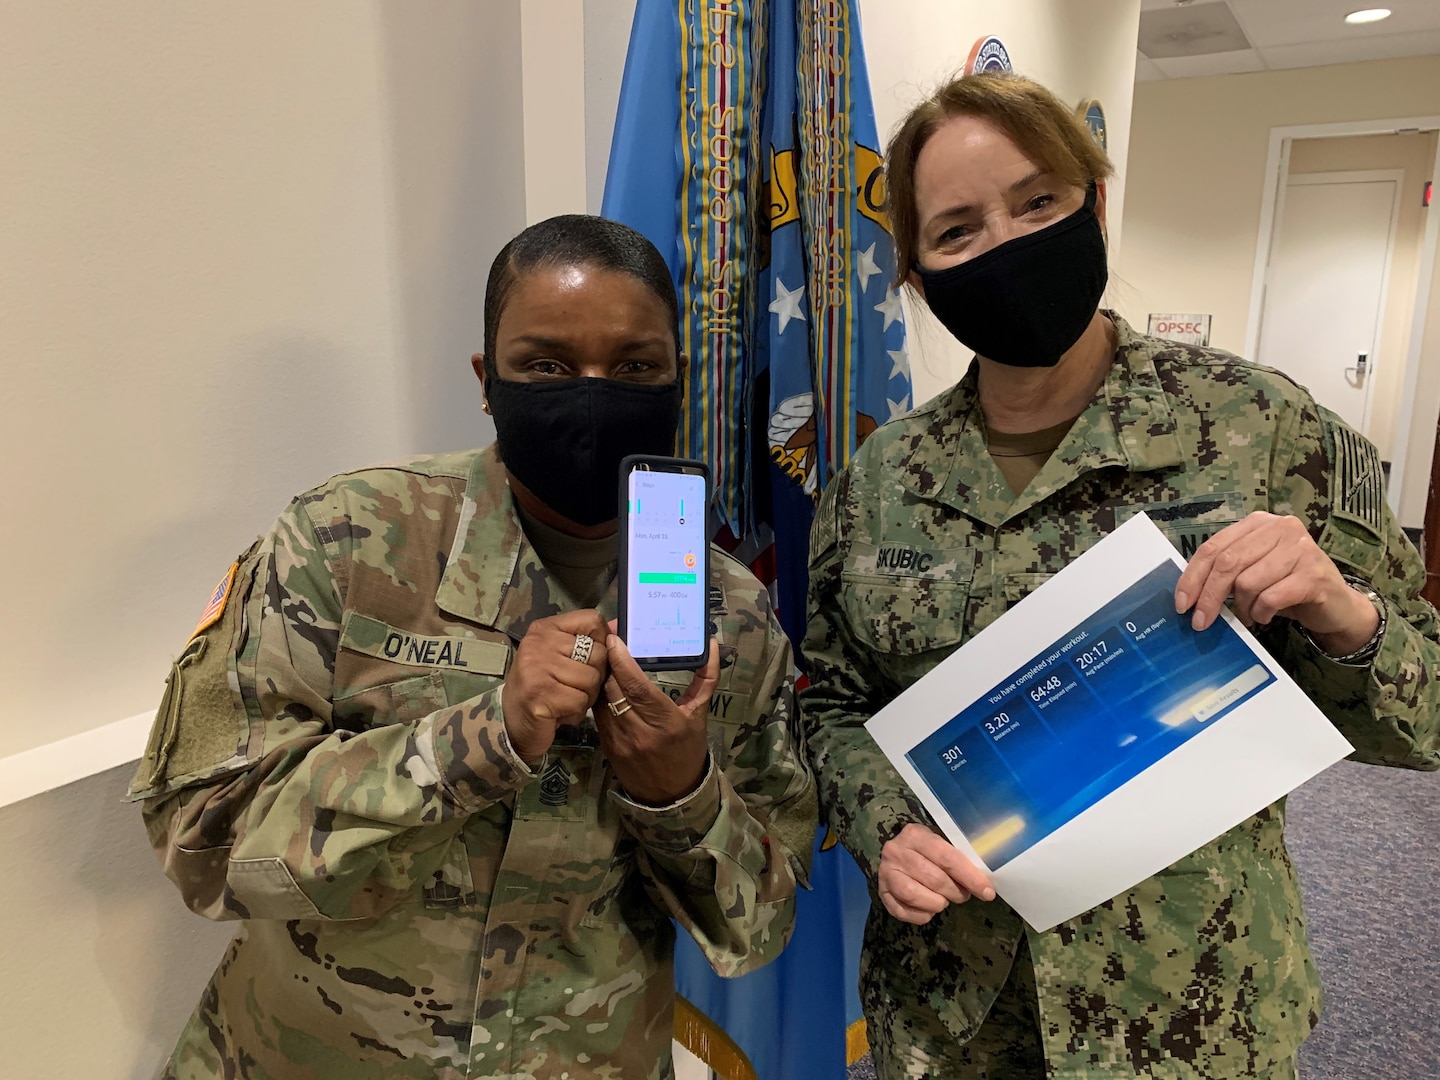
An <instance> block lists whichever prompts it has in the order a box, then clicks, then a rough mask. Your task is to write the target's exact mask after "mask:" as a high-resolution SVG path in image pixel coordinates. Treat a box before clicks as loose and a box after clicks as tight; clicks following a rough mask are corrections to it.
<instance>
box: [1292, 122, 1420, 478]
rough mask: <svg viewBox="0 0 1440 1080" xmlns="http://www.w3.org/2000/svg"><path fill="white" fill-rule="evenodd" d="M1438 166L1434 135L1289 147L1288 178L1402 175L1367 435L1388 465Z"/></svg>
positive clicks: (1375, 137) (1368, 137)
mask: <svg viewBox="0 0 1440 1080" xmlns="http://www.w3.org/2000/svg"><path fill="white" fill-rule="evenodd" d="M1434 165H1435V132H1433V131H1432V132H1427V133H1424V134H1420V133H1416V134H1409V135H1395V134H1391V135H1357V136H1354V137H1351V138H1336V139H1296V140H1295V141H1294V143H1293V144H1292V146H1291V149H1290V175H1292V176H1295V175H1300V174H1303V173H1324V172H1355V171H1366V170H1373V169H1394V170H1398V171H1400V172H1403V173H1404V174H1405V175H1404V179H1403V180H1402V181H1401V184H1400V193H1399V198H1400V215H1399V220H1398V221H1397V222H1396V228H1395V243H1394V248H1393V250H1392V252H1391V255H1390V285H1389V290H1388V294H1387V295H1386V298H1385V310H1384V312H1383V313H1382V315H1381V333H1380V340H1379V342H1378V343H1377V348H1376V352H1375V357H1374V361H1375V365H1376V366H1375V368H1374V369H1373V370H1374V375H1373V378H1374V380H1375V386H1374V389H1373V390H1372V391H1371V402H1370V414H1371V415H1370V430H1369V431H1368V432H1367V433H1366V434H1368V435H1369V436H1370V438H1371V440H1372V441H1374V443H1375V445H1376V446H1377V447H1378V448H1379V450H1380V456H1381V458H1382V459H1384V460H1386V461H1389V460H1391V457H1392V455H1393V453H1394V447H1393V441H1394V436H1395V422H1396V414H1397V413H1398V411H1399V407H1400V395H1401V392H1402V391H1403V389H1404V373H1405V358H1406V356H1407V355H1408V353H1409V348H1410V320H1411V314H1412V313H1413V311H1414V308H1415V286H1416V282H1417V280H1418V277H1419V273H1420V246H1421V244H1420V242H1421V240H1422V239H1423V237H1424V228H1425V217H1424V213H1425V212H1424V210H1423V208H1422V207H1421V201H1422V198H1423V190H1424V186H1425V181H1426V180H1428V179H1430V173H1431V171H1432V170H1433V168H1434Z"/></svg>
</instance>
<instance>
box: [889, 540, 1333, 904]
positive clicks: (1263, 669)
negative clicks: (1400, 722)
mask: <svg viewBox="0 0 1440 1080" xmlns="http://www.w3.org/2000/svg"><path fill="white" fill-rule="evenodd" d="M1183 566H1184V564H1183V562H1182V561H1181V560H1180V558H1179V556H1178V555H1177V554H1176V552H1175V549H1174V547H1173V546H1172V545H1171V544H1170V542H1169V541H1168V540H1166V539H1165V537H1164V535H1163V534H1162V533H1161V532H1160V531H1159V530H1158V529H1157V528H1156V527H1155V525H1154V524H1153V523H1152V522H1151V521H1150V520H1149V519H1148V518H1146V517H1144V516H1143V515H1140V516H1137V517H1136V518H1133V519H1131V520H1130V521H1129V522H1127V523H1126V524H1125V525H1123V526H1121V527H1120V528H1119V529H1117V530H1116V531H1115V532H1114V533H1112V534H1111V535H1110V536H1109V537H1107V538H1106V539H1105V540H1104V541H1102V542H1101V543H1100V544H1098V545H1096V546H1095V547H1094V548H1092V549H1091V550H1090V551H1088V552H1086V553H1085V554H1084V555H1082V556H1081V557H1080V558H1079V559H1077V560H1076V561H1075V562H1074V563H1072V564H1071V565H1070V566H1069V567H1067V568H1066V569H1065V570H1064V571H1062V572H1061V573H1059V574H1057V575H1056V576H1055V577H1054V578H1053V579H1051V580H1050V581H1049V582H1047V583H1046V584H1045V585H1044V586H1043V587H1042V588H1041V589H1039V590H1037V591H1036V592H1035V593H1033V594H1032V595H1031V596H1029V597H1027V598H1026V599H1025V600H1023V601H1021V603H1019V604H1017V605H1016V606H1015V607H1014V608H1013V609H1012V610H1011V611H1009V612H1007V613H1006V614H1005V615H1003V616H1002V617H1001V618H1000V619H998V620H996V622H995V623H994V624H993V625H992V626H990V627H988V628H987V629H986V630H985V631H984V632H983V633H981V634H979V635H977V636H976V637H975V638H974V639H973V640H972V641H970V642H969V643H967V644H966V645H965V646H964V648H962V649H960V650H959V651H957V652H956V653H955V654H954V655H952V656H951V657H949V658H948V659H947V660H945V661H944V662H943V663H941V664H940V665H939V666H938V667H937V668H936V669H935V670H934V671H932V672H931V673H930V674H929V675H927V676H926V677H925V678H924V679H922V680H921V681H920V682H919V683H916V684H915V685H914V686H912V687H911V688H910V689H909V690H907V691H906V692H905V693H904V694H902V695H901V696H900V697H899V698H897V699H896V700H895V701H894V702H892V703H891V704H890V705H889V706H887V707H886V708H885V709H883V710H882V711H881V712H879V713H877V714H876V716H875V717H874V718H873V719H872V720H871V721H870V723H869V725H868V726H869V729H870V731H871V733H872V735H874V736H875V738H876V741H877V742H879V743H880V746H881V748H882V749H884V750H885V752H886V754H887V755H888V756H889V757H890V758H891V760H892V761H893V762H894V763H895V764H896V767H897V768H899V769H900V771H901V773H902V774H903V775H904V776H905V778H906V779H907V780H908V781H909V782H910V784H911V786H912V787H913V788H914V789H915V790H916V792H917V794H919V795H920V797H921V798H922V800H923V801H924V802H925V804H926V807H927V808H928V809H929V810H930V811H931V813H932V814H933V815H934V816H935V819H936V822H937V823H938V824H939V825H940V826H941V828H942V829H943V830H944V831H945V832H946V834H947V835H948V836H949V837H950V839H951V840H952V841H953V842H954V843H956V844H957V846H959V847H961V848H962V849H967V850H968V851H969V852H970V853H971V854H973V855H974V856H976V857H978V858H979V859H980V860H981V861H983V862H984V864H985V865H986V866H987V868H988V869H989V870H990V871H991V872H992V876H993V877H994V880H995V885H996V889H997V891H998V892H999V893H1000V895H1001V896H1003V897H1004V898H1005V899H1006V900H1007V901H1008V902H1009V903H1010V904H1011V906H1013V907H1014V908H1015V909H1016V910H1017V911H1019V912H1020V914H1021V915H1022V916H1024V917H1025V918H1026V920H1027V921H1028V922H1030V924H1031V925H1032V926H1034V927H1035V928H1036V929H1037V930H1045V929H1049V927H1050V926H1053V925H1054V924H1055V923H1057V922H1060V921H1063V920H1064V919H1067V918H1071V917H1073V916H1074V915H1078V914H1080V913H1081V912H1082V911H1086V910H1088V909H1089V908H1091V907H1094V906H1095V904H1098V903H1100V902H1101V901H1103V900H1106V899H1109V898H1110V897H1111V896H1114V895H1116V894H1117V893H1120V892H1123V891H1124V890H1126V889H1128V888H1129V887H1130V886H1132V885H1134V884H1136V883H1137V882H1138V881H1141V880H1143V879H1144V878H1146V877H1149V876H1150V875H1152V874H1154V873H1155V872H1157V871H1159V870H1161V869H1163V868H1164V867H1165V866H1168V865H1169V864H1170V863H1172V862H1175V861H1176V860H1177V859H1179V858H1181V857H1183V856H1184V855H1186V854H1188V853H1189V852H1191V851H1193V850H1195V849H1196V848H1198V847H1200V846H1201V845H1203V844H1205V843H1207V842H1209V841H1210V840H1211V839H1213V838H1214V837H1216V836H1218V835H1220V834H1221V833H1222V832H1224V831H1226V830H1227V829H1229V828H1232V827H1233V826H1235V825H1237V824H1239V823H1240V822H1241V821H1243V820H1244V819H1245V818H1247V817H1249V816H1250V815H1251V814H1254V813H1256V812H1257V811H1259V810H1260V809H1262V808H1263V807H1265V806H1267V805H1269V804H1270V803H1271V802H1274V801H1275V800H1276V799H1278V798H1280V797H1281V796H1282V795H1284V794H1286V793H1288V792H1289V791H1291V790H1292V789H1293V788H1295V787H1297V786H1299V785H1300V784H1301V783H1303V782H1304V781H1305V780H1308V779H1309V778H1310V777H1311V776H1314V775H1315V774H1316V773H1318V772H1320V771H1321V770H1323V769H1325V768H1327V767H1328V766H1329V765H1331V764H1333V763H1334V762H1335V761H1338V760H1339V759H1340V758H1342V757H1344V756H1345V755H1346V754H1348V753H1349V752H1350V749H1351V748H1350V746H1349V744H1348V743H1347V742H1346V741H1345V740H1344V738H1343V737H1341V736H1340V734H1339V733H1338V732H1337V731H1336V730H1335V729H1334V727H1333V726H1332V725H1331V724H1330V722H1329V721H1328V720H1326V719H1325V717H1324V716H1323V715H1322V714H1321V713H1320V712H1319V710H1318V709H1316V708H1315V706H1314V705H1313V704H1312V703H1311V702H1310V701H1309V700H1308V699H1307V698H1306V697H1305V695H1304V693H1303V692H1302V691H1301V690H1300V689H1299V687H1297V686H1296V685H1295V684H1294V683H1293V682H1292V681H1291V680H1290V678H1289V676H1287V675H1286V674H1285V673H1284V672H1283V671H1282V670H1281V669H1280V668H1279V667H1278V666H1277V665H1276V664H1275V662H1274V661H1273V660H1272V659H1271V658H1270V656H1269V654H1268V653H1266V652H1265V650H1264V649H1263V648H1262V647H1261V646H1260V645H1259V644H1258V643H1257V642H1256V641H1255V640H1254V638H1253V637H1251V636H1250V634H1249V633H1248V632H1247V631H1246V630H1245V628H1244V627H1243V626H1242V625H1241V624H1240V623H1239V622H1238V620H1235V619H1234V617H1233V616H1231V615H1230V614H1229V612H1226V616H1225V618H1223V619H1220V620H1217V621H1216V623H1215V624H1214V625H1213V626H1211V627H1209V628H1207V629H1206V630H1204V631H1198V632H1197V631H1196V630H1194V629H1192V628H1191V625H1190V618H1189V616H1188V615H1185V616H1180V615H1177V614H1176V613H1175V601H1174V595H1175V584H1176V582H1177V581H1178V580H1179V578H1180V572H1181V570H1182V569H1183ZM1087 612H1088V614H1087ZM1057 630H1058V631H1060V632H1059V633H1057ZM1037 646H1039V647H1038V648H1037ZM996 672H1005V673H1007V674H1005V676H1004V677H1003V678H1000V679H997V678H996V675H995V673H996Z"/></svg>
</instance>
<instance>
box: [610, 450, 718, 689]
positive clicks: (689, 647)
mask: <svg viewBox="0 0 1440 1080" xmlns="http://www.w3.org/2000/svg"><path fill="white" fill-rule="evenodd" d="M709 503H710V470H709V469H707V468H706V467H705V464H704V463H703V462H700V461H687V460H685V459H684V458H671V457H649V456H641V455H632V456H631V457H627V458H626V459H625V460H624V461H622V462H621V463H620V505H621V506H622V507H624V517H623V520H622V523H621V530H620V590H619V592H620V639H621V640H622V641H624V642H625V645H626V647H627V648H629V650H630V654H631V655H632V656H633V657H635V661H636V663H638V664H639V665H640V666H641V667H642V668H644V669H645V670H646V671H676V670H681V669H687V668H688V669H693V668H698V667H701V666H702V665H703V664H704V663H705V659H706V657H707V656H708V655H709V652H710V613H709V610H708V607H707V599H708V596H709V585H710V544H709V543H708V541H707V539H706V536H705V508H706V507H707V506H708V505H709Z"/></svg>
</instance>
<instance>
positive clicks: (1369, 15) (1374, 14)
mask: <svg viewBox="0 0 1440 1080" xmlns="http://www.w3.org/2000/svg"><path fill="white" fill-rule="evenodd" d="M1388 18H1390V9H1389V8H1388V7H1372V8H1363V9H1361V10H1360V11H1352V12H1350V14H1349V15H1346V16H1345V21H1346V22H1347V23H1349V24H1350V25H1351V26H1359V25H1360V24H1361V23H1372V22H1379V21H1380V20H1381V19H1388Z"/></svg>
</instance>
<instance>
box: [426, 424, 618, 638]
mask: <svg viewBox="0 0 1440 1080" xmlns="http://www.w3.org/2000/svg"><path fill="white" fill-rule="evenodd" d="M435 603H436V605H437V606H438V607H439V608H440V610H441V611H444V612H446V613H447V614H450V615H454V616H455V617H457V618H460V619H465V620H467V621H470V622H474V623H478V624H480V625H482V626H493V627H494V628H495V629H497V630H502V631H504V632H505V633H506V634H508V635H509V636H510V637H511V638H512V639H514V640H515V641H517V642H518V641H519V640H520V639H521V638H523V637H524V636H525V631H526V630H528V629H529V627H530V624H531V623H532V622H534V621H535V620H536V619H542V618H546V617H548V616H551V615H559V614H560V613H561V612H564V611H571V610H574V608H575V604H574V602H573V601H572V600H571V599H570V598H569V597H568V596H566V595H565V592H564V591H563V590H562V589H561V588H560V587H559V586H558V584H556V582H555V581H554V580H553V579H552V578H551V576H550V573H549V571H547V570H546V569H545V567H544V565H543V564H542V563H541V562H540V556H539V555H538V554H536V552H535V548H534V547H533V546H532V545H531V543H530V541H529V539H528V538H527V537H526V535H525V530H524V529H523V528H522V527H521V525H520V518H519V516H518V515H517V514H516V512H515V501H514V498H513V496H512V495H511V494H510V485H509V483H508V482H507V481H506V477H505V466H504V465H503V464H502V463H501V461H500V455H499V453H498V452H497V451H496V449H495V446H494V445H493V444H492V445H490V446H487V447H486V448H485V449H484V450H481V451H480V452H479V453H477V454H476V455H475V458H474V460H473V461H472V462H471V465H470V475H469V476H468V478H467V479H466V482H465V496H464V499H463V500H462V502H461V507H460V521H459V524H458V525H457V526H456V528H455V539H454V542H453V543H452V544H451V546H450V555H449V558H448V559H447V560H446V563H445V573H444V574H443V575H442V576H441V578H440V588H439V589H438V590H437V591H436V593H435ZM615 604H616V597H615V584H614V583H613V582H612V583H611V585H610V588H609V589H608V590H607V591H606V594H605V597H604V599H602V600H601V602H600V610H601V611H602V612H603V613H604V614H605V617H606V618H613V617H614V614H615Z"/></svg>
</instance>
